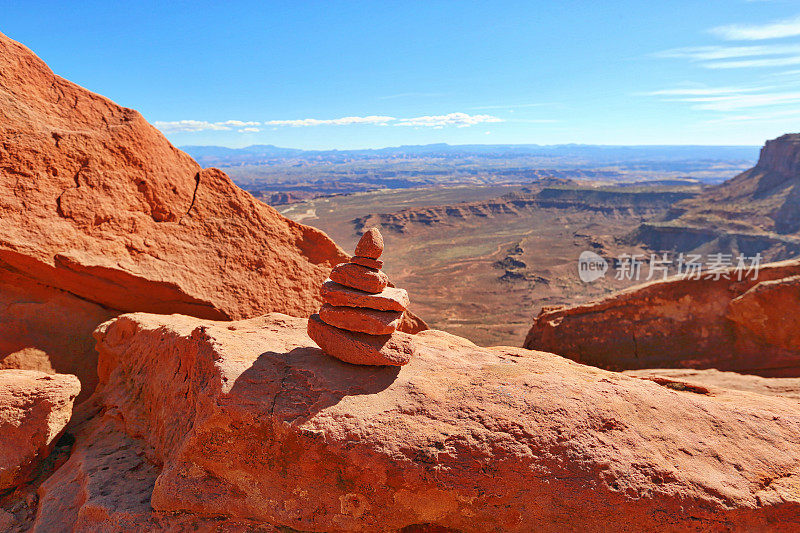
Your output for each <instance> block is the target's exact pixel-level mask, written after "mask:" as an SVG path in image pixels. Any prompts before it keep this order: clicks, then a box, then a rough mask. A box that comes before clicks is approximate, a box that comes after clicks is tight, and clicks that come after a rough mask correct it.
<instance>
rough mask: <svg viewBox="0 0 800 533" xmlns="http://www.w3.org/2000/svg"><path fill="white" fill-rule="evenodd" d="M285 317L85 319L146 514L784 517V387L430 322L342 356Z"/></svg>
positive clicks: (523, 527) (325, 518) (538, 521)
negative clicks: (667, 374) (149, 481)
mask: <svg viewBox="0 0 800 533" xmlns="http://www.w3.org/2000/svg"><path fill="white" fill-rule="evenodd" d="M305 329H306V321H305V320H302V319H296V318H291V317H287V316H283V315H277V314H272V315H268V316H265V317H262V318H257V319H251V320H246V321H239V322H233V323H230V322H227V323H221V322H212V321H206V320H198V319H193V318H189V317H183V316H177V315H173V316H154V315H147V314H133V315H125V316H123V317H120V318H118V319H115V320H114V321H113V322H110V323H107V324H105V325H104V326H103V327H101V328H100V329H99V330H98V331H97V333H96V335H97V338H98V348H99V350H100V354H101V355H100V381H101V383H100V385H99V387H98V395H99V398H100V399H101V400H102V402H103V404H104V409H105V410H107V411H108V412H110V413H115V416H116V417H117V419H118V420H119V421H120V426H121V427H123V428H124V430H125V431H126V432H127V433H128V434H130V435H138V436H141V438H142V439H143V440H144V441H145V442H146V444H147V447H148V450H149V451H148V454H149V455H151V456H152V457H153V458H154V459H155V460H157V461H158V462H160V463H163V469H162V471H161V472H160V474H159V475H158V479H157V480H156V481H155V484H154V490H153V494H152V497H151V502H152V506H153V508H154V509H155V510H156V511H160V512H164V513H171V512H182V513H193V514H197V515H200V514H202V515H214V516H219V517H227V518H228V519H237V518H239V517H247V518H249V519H253V520H260V521H263V522H268V523H271V524H280V525H282V526H286V527H290V528H294V529H297V530H302V531H376V530H380V531H390V530H398V529H401V528H403V527H407V526H413V525H415V524H416V525H419V524H427V525H428V527H448V528H452V529H453V530H457V531H463V532H473V531H474V532H477V531H481V532H483V531H508V532H514V531H524V532H528V531H532V530H536V531H564V530H571V529H574V528H575V527H579V528H580V529H581V530H587V531H600V530H605V531H608V530H614V531H689V530H691V531H722V530H726V531H767V530H768V531H786V532H789V531H796V530H797V529H798V528H799V527H800V498H799V497H798V492H797V484H796V478H797V476H798V475H800V441H798V434H797V425H798V423H800V419H798V408H799V407H800V402H798V401H797V400H796V399H790V398H783V397H780V396H774V395H765V394H759V393H756V392H753V391H748V392H738V391H734V390H730V389H725V388H719V387H711V386H706V387H705V389H706V391H704V390H703V389H702V388H699V387H696V386H694V385H693V384H692V383H691V382H690V383H685V384H684V383H683V382H682V381H681V380H680V379H677V378H672V379H671V381H670V382H668V381H662V382H661V383H659V382H656V381H653V380H651V379H640V378H634V377H630V376H625V375H622V374H617V373H613V372H608V371H604V370H600V369H597V368H593V367H587V366H583V365H579V364H576V363H574V362H572V361H569V360H566V359H564V358H561V357H558V356H555V355H552V354H547V353H541V352H531V351H527V350H523V349H517V348H509V347H501V348H480V347H478V346H475V345H474V344H472V343H470V342H469V341H466V340H465V339H461V338H458V337H455V336H452V335H448V334H446V333H442V332H438V331H426V332H422V333H420V334H419V335H416V336H414V337H413V339H414V343H415V347H416V349H417V355H416V356H415V357H414V358H413V359H412V360H411V361H410V362H409V364H408V365H406V366H403V367H369V366H353V365H347V364H345V363H342V362H339V361H337V360H335V359H331V358H328V357H324V356H323V355H322V353H321V352H320V351H319V350H318V349H317V348H315V347H313V344H312V342H311V340H310V339H309V338H308V337H307V335H306V333H305ZM775 381H778V380H775ZM127 475H130V474H127ZM576 524H579V526H576Z"/></svg>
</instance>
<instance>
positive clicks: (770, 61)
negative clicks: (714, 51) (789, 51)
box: [703, 55, 800, 69]
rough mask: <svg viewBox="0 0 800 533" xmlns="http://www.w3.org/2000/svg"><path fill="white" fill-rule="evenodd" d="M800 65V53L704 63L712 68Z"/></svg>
mask: <svg viewBox="0 0 800 533" xmlns="http://www.w3.org/2000/svg"><path fill="white" fill-rule="evenodd" d="M789 65H800V55H797V56H791V57H772V58H760V59H743V60H741V61H716V62H712V63H706V64H705V65H703V66H704V67H706V68H711V69H728V68H760V67H786V66H789Z"/></svg>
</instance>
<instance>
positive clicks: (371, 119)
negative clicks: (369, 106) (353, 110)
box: [264, 115, 397, 127]
mask: <svg viewBox="0 0 800 533" xmlns="http://www.w3.org/2000/svg"><path fill="white" fill-rule="evenodd" d="M393 120H397V119H396V118H394V117H387V116H381V115H369V116H366V117H342V118H333V119H318V118H303V119H297V120H268V121H266V122H264V124H265V125H269V126H294V127H300V126H350V125H352V124H378V125H380V124H386V123H387V122H391V121H393Z"/></svg>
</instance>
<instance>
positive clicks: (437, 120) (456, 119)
mask: <svg viewBox="0 0 800 533" xmlns="http://www.w3.org/2000/svg"><path fill="white" fill-rule="evenodd" d="M485 122H503V119H500V118H498V117H495V116H492V115H469V114H467V113H449V114H447V115H426V116H421V117H410V118H395V117H388V116H383V115H370V116H366V117H342V118H334V119H318V118H303V119H296V120H269V121H267V122H265V123H264V124H265V125H269V126H293V127H302V126H349V125H353V124H372V125H377V126H387V125H389V124H392V125H394V126H414V127H419V128H444V127H446V126H454V127H457V128H465V127H469V126H474V125H476V124H483V123H485Z"/></svg>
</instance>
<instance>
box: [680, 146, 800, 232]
mask: <svg viewBox="0 0 800 533" xmlns="http://www.w3.org/2000/svg"><path fill="white" fill-rule="evenodd" d="M798 213H800V134H797V133H795V134H787V135H783V136H781V137H778V138H777V139H773V140H771V141H767V143H766V144H765V145H764V148H763V149H762V150H761V156H760V157H759V160H758V163H757V164H756V166H755V167H753V168H751V169H750V170H747V171H745V172H743V173H741V174H739V175H738V176H736V177H734V178H732V179H730V180H728V181H726V182H725V183H722V184H720V185H717V186H715V187H710V188H709V189H707V190H706V191H704V192H703V193H702V194H700V195H698V196H697V197H695V198H691V199H687V200H685V201H683V202H681V203H679V204H677V205H676V206H675V209H674V212H673V215H672V216H673V218H677V220H676V221H675V224H677V225H681V226H687V227H690V228H709V229H716V230H718V231H719V230H722V229H725V230H731V231H733V232H739V233H753V234H764V233H778V234H784V235H785V234H793V235H797V234H798V232H800V214H798Z"/></svg>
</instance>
